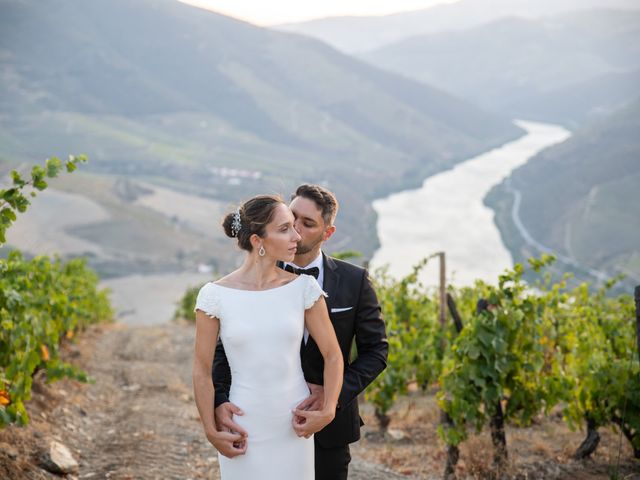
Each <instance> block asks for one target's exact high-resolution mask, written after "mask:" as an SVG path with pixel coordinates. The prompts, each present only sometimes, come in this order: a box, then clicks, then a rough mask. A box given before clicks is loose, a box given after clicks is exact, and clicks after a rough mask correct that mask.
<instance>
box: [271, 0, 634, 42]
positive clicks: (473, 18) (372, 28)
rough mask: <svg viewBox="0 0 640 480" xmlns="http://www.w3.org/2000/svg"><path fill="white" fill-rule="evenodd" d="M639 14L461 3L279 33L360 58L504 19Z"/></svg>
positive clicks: (580, 1)
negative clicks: (415, 38)
mask: <svg viewBox="0 0 640 480" xmlns="http://www.w3.org/2000/svg"><path fill="white" fill-rule="evenodd" d="M595 7H600V8H612V9H615V8H618V9H638V8H640V4H638V2H637V1H635V0H536V1H535V2H532V1H530V0H460V1H457V2H453V3H449V4H443V5H435V6H432V7H429V8H425V9H422V10H415V11H409V12H401V13H395V14H391V15H383V16H351V17H329V18H322V19H318V20H311V21H307V22H299V23H290V24H283V25H277V26H275V27H274V28H276V29H279V30H283V31H288V32H294V33H301V34H304V35H308V36H310V37H314V38H318V39H320V40H322V41H323V42H326V43H328V44H329V45H332V46H334V47H335V48H337V49H338V50H342V51H344V52H347V53H352V54H361V53H364V52H368V51H371V50H374V49H377V48H380V47H383V46H384V45H389V44H391V43H396V42H399V41H402V40H404V39H407V38H409V37H413V36H419V35H428V34H434V33H442V32H452V31H463V30H467V29H469V28H474V27H477V26H479V25H482V24H485V23H489V22H492V21H495V20H498V19H500V18H503V17H510V16H518V17H522V18H529V19H534V18H540V17H544V16H550V15H556V14H560V13H566V12H570V11H575V10H584V9H590V8H595Z"/></svg>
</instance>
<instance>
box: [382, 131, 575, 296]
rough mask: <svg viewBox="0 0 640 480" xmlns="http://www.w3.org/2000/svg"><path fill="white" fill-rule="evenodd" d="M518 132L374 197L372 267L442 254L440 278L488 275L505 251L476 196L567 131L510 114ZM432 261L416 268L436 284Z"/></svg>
mask: <svg viewBox="0 0 640 480" xmlns="http://www.w3.org/2000/svg"><path fill="white" fill-rule="evenodd" d="M516 123H517V124H518V125H519V126H520V127H522V128H523V129H524V130H526V132H527V133H526V135H524V136H523V137H521V138H519V139H518V140H515V141H513V142H509V143H507V144H505V145H503V146H502V147H499V148H496V149H494V150H491V151H489V152H486V153H483V154H481V155H478V156H477V157H474V158H471V159H469V160H467V161H465V162H462V163H459V164H458V165H456V167H454V168H453V169H451V170H447V171H445V172H442V173H439V174H437V175H434V176H432V177H429V178H427V179H426V180H425V181H424V183H423V185H422V187H421V188H419V189H417V190H406V191H404V192H400V193H396V194H393V195H390V196H389V197H386V198H383V199H380V200H376V201H375V202H374V203H373V208H374V209H375V210H376V212H377V214H378V224H377V230H378V238H379V239H380V244H381V247H380V248H379V249H378V250H377V251H376V253H375V254H374V256H373V258H372V260H371V266H372V267H373V268H376V267H380V266H383V265H386V264H388V265H389V273H390V274H391V275H392V276H394V277H401V276H403V275H406V274H408V273H409V272H410V271H411V268H412V267H413V266H414V265H415V264H417V263H418V262H419V261H420V260H421V259H422V258H424V257H427V256H429V255H431V254H432V253H435V252H440V251H444V252H446V255H447V281H448V282H450V283H454V284H456V285H469V284H472V283H473V281H474V280H475V279H482V280H485V281H488V282H491V283H494V282H495V281H496V279H497V276H498V274H499V273H500V272H502V271H503V270H504V269H505V268H507V267H511V266H512V264H513V263H512V259H511V255H510V253H509V251H508V250H507V249H506V247H505V246H504V244H503V243H502V240H501V238H500V232H499V231H498V229H497V227H496V226H495V223H494V221H493V211H492V210H491V209H489V208H488V207H486V206H485V205H484V204H483V199H484V197H485V196H486V195H487V193H488V192H489V190H491V188H492V187H493V186H494V185H496V184H498V183H500V182H501V181H502V180H503V179H504V178H505V177H507V176H508V175H509V174H510V173H511V171H512V170H514V169H515V168H517V167H519V166H520V165H522V164H524V163H525V162H526V161H527V160H528V159H529V158H531V157H532V156H534V155H535V154H537V153H538V152H539V151H541V150H543V149H544V148H546V147H549V146H551V145H553V144H556V143H559V142H562V141H564V140H566V139H567V138H568V137H569V136H570V132H569V131H567V130H566V129H564V128H563V127H559V126H557V125H551V124H543V123H534V122H525V121H517V122H516ZM437 275H438V265H437V261H436V260H433V261H431V262H430V263H429V265H427V267H426V268H425V269H424V271H423V273H422V276H421V280H422V281H423V282H425V283H426V284H427V285H436V282H437V278H438V277H437Z"/></svg>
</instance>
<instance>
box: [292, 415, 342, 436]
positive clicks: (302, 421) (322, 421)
mask: <svg viewBox="0 0 640 480" xmlns="http://www.w3.org/2000/svg"><path fill="white" fill-rule="evenodd" d="M335 416H336V413H335V409H333V410H330V409H322V410H300V409H297V408H296V409H295V410H294V411H293V420H292V421H293V429H294V430H295V432H296V435H298V436H299V437H304V438H309V437H310V436H311V435H313V434H314V433H316V432H319V431H320V430H322V429H323V428H324V427H326V426H327V425H329V424H330V423H331V422H332V421H333V419H334V418H335Z"/></svg>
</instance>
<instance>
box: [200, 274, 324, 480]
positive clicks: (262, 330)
mask: <svg viewBox="0 0 640 480" xmlns="http://www.w3.org/2000/svg"><path fill="white" fill-rule="evenodd" d="M320 295H324V292H323V291H322V288H321V287H320V285H319V284H318V282H317V281H316V279H315V278H313V277H312V276H309V275H300V276H299V277H298V278H296V279H294V280H292V281H291V282H289V283H287V284H286V285H282V286H280V287H276V288H272V289H269V290H260V291H251V290H239V289H235V288H229V287H224V286H222V285H217V284H215V283H207V284H206V285H205V286H203V287H202V288H201V289H200V292H199V293H198V298H197V300H196V310H202V311H203V312H205V313H206V314H208V315H210V316H212V317H217V318H218V319H219V320H220V337H221V338H222V343H223V344H224V348H225V352H226V354H227V359H228V361H229V367H230V369H231V378H232V381H231V390H230V392H229V400H230V401H231V402H232V403H234V404H235V405H237V406H238V407H240V408H241V409H242V410H243V412H244V415H242V416H237V415H236V416H234V420H235V421H236V422H237V423H238V424H239V425H241V426H242V427H243V428H244V429H245V430H246V431H247V433H248V434H249V436H248V439H247V442H248V443H247V451H246V453H245V454H244V455H240V456H237V457H234V458H231V459H230V458H227V457H224V456H222V455H220V454H218V458H219V461H220V473H221V477H222V480H313V479H314V445H313V437H311V438H309V439H305V438H300V437H298V436H297V435H296V433H295V431H294V430H293V426H292V418H293V414H292V409H294V408H295V406H296V405H297V404H298V403H300V402H301V401H302V400H303V399H304V398H306V397H307V396H308V395H309V388H308V387H307V383H306V382H305V379H304V375H303V373H302V366H301V363H300V342H301V341H302V336H303V333H304V311H305V309H307V308H310V307H311V306H312V305H313V304H314V303H315V302H316V301H317V300H318V298H319V297H320Z"/></svg>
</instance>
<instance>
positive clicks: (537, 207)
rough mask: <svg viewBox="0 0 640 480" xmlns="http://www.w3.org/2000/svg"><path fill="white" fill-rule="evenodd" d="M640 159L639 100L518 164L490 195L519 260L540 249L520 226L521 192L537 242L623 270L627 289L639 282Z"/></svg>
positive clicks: (587, 262) (605, 268) (608, 269)
mask: <svg viewBox="0 0 640 480" xmlns="http://www.w3.org/2000/svg"><path fill="white" fill-rule="evenodd" d="M639 159H640V98H638V99H637V100H636V101H635V102H633V103H632V104H630V105H628V106H627V107H625V108H623V109H621V110H619V111H617V112H615V113H613V114H611V115H609V116H607V117H605V118H602V119H601V120H599V121H597V122H594V123H592V124H590V125H588V126H585V127H583V128H581V129H579V130H577V131H576V132H575V134H574V135H573V136H572V137H571V138H570V139H569V140H567V141H565V142H564V143H562V144H559V145H556V146H553V147H551V148H549V149H547V150H544V151H543V152H541V153H540V154H538V155H537V156H536V157H534V158H532V159H530V160H529V161H528V162H527V163H526V164H525V165H524V166H522V167H520V168H519V169H517V170H515V171H514V172H513V173H512V175H511V176H510V178H509V179H507V180H505V182H503V183H502V184H501V185H499V186H496V187H495V188H494V189H493V190H492V191H491V192H490V193H489V195H488V196H487V199H486V202H487V203H488V204H489V205H490V206H491V207H492V208H493V209H494V210H495V211H496V223H497V225H498V227H499V228H500V231H501V233H502V237H503V240H504V241H505V244H506V245H507V246H508V248H509V250H510V251H511V253H512V255H513V256H514V259H515V260H516V261H520V260H523V259H526V258H527V257H528V256H530V255H538V254H539V253H540V252H539V251H538V250H537V249H536V248H532V246H531V245H528V244H527V243H526V242H525V241H524V239H523V237H522V236H521V235H520V234H519V233H518V231H517V229H516V228H515V225H514V222H513V218H512V207H513V201H514V194H513V193H512V192H514V191H516V192H519V194H520V195H521V204H520V208H519V212H518V214H519V218H520V220H521V221H522V223H523V224H524V226H525V227H526V229H527V230H528V232H529V233H530V234H531V236H532V237H533V238H534V239H535V240H536V241H537V242H539V243H540V244H542V245H544V246H546V247H549V248H551V249H553V251H555V252H557V253H558V254H560V255H562V256H564V257H568V258H570V259H573V260H575V261H576V262H577V263H579V264H580V265H582V266H584V267H585V268H590V269H595V270H599V271H602V272H605V273H606V274H607V275H609V276H614V275H617V274H625V275H627V277H628V278H627V281H626V283H625V284H626V286H627V287H629V288H631V287H632V286H633V285H637V284H638V283H640V202H639V201H638V198H637V197H638V186H640V161H639ZM560 267H561V268H563V269H565V270H569V271H571V270H575V269H574V268H572V267H569V268H567V266H566V265H560ZM578 275H579V279H581V280H589V281H592V282H593V281H594V280H595V278H594V277H593V276H592V275H589V274H588V273H586V271H584V270H583V271H578ZM628 291H630V290H628Z"/></svg>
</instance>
